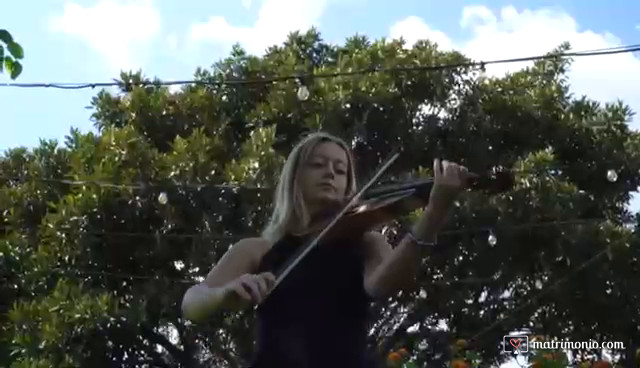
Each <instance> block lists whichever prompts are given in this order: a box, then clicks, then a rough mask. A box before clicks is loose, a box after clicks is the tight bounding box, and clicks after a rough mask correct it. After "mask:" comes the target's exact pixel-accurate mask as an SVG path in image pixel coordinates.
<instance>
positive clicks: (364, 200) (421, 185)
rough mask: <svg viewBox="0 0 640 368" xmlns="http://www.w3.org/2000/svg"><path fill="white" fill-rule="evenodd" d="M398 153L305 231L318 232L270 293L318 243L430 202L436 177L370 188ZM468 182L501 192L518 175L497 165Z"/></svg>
mask: <svg viewBox="0 0 640 368" xmlns="http://www.w3.org/2000/svg"><path fill="white" fill-rule="evenodd" d="M398 156H399V153H396V154H395V155H393V156H392V157H391V158H390V159H389V160H388V161H387V162H386V163H385V164H384V165H383V166H382V167H381V168H380V169H379V170H378V172H377V173H376V174H375V175H374V177H373V178H372V179H371V180H369V182H368V183H367V184H365V185H364V186H363V187H362V188H361V189H360V190H359V191H358V193H356V194H355V195H354V196H352V197H351V198H350V199H349V201H348V203H347V204H346V205H344V206H343V207H342V209H341V210H340V211H339V212H338V213H337V214H335V215H334V216H333V219H331V220H329V221H324V222H320V223H319V224H317V225H314V226H313V227H312V228H311V229H310V230H309V231H307V232H305V234H304V235H309V234H315V237H314V238H313V239H312V240H311V241H309V242H308V243H307V244H304V245H303V246H301V247H300V248H299V249H298V251H297V252H296V253H295V254H294V255H293V256H292V257H291V259H290V260H289V262H288V263H287V264H285V266H284V267H283V268H282V271H280V272H278V274H277V275H276V282H275V285H274V286H273V288H272V289H271V291H270V293H271V292H273V290H274V289H275V288H276V287H277V286H278V285H279V284H280V283H281V282H282V280H283V279H284V278H285V277H286V276H287V275H288V274H289V273H290V272H291V270H293V268H294V267H295V266H296V265H297V264H298V263H299V262H300V261H301V260H302V259H303V258H304V257H305V256H306V255H307V254H308V253H309V252H310V251H311V250H312V249H313V248H315V247H316V246H317V245H318V244H319V243H321V242H325V241H327V240H330V239H335V238H337V237H342V236H344V235H345V234H348V235H349V236H352V235H353V234H362V233H365V232H366V231H369V230H371V229H373V228H376V227H377V226H380V225H383V224H385V223H388V222H391V221H393V220H395V219H396V218H397V217H398V216H401V215H404V214H408V213H410V212H412V211H414V210H417V209H420V208H424V207H426V206H427V204H428V203H429V196H430V194H431V190H432V188H433V186H434V184H435V181H434V179H433V178H429V179H421V180H415V181H411V182H405V183H394V184H387V185H382V186H379V187H376V188H373V189H371V190H368V188H369V187H370V186H372V185H373V183H375V182H377V181H378V178H379V177H380V176H381V175H382V173H383V172H384V171H385V170H386V169H387V168H388V167H389V166H390V165H391V164H392V163H393V161H395V160H396V159H397V158H398ZM466 184H467V185H466V188H467V189H468V190H483V191H485V192H488V193H489V194H498V193H502V192H505V191H508V190H510V189H511V188H513V186H514V184H515V178H514V175H513V173H512V172H510V171H509V170H506V169H504V168H496V169H493V170H491V171H490V172H488V173H485V174H483V175H479V174H475V173H470V175H469V178H468V182H467V183H466ZM297 235H300V234H297ZM270 293H269V294H270Z"/></svg>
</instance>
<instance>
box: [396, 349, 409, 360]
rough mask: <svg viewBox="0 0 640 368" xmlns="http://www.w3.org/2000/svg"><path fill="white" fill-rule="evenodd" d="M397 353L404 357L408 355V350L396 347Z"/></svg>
mask: <svg viewBox="0 0 640 368" xmlns="http://www.w3.org/2000/svg"><path fill="white" fill-rule="evenodd" d="M397 353H398V354H400V355H401V356H402V357H403V358H406V357H408V356H409V352H408V351H407V349H405V348H400V349H398V351H397Z"/></svg>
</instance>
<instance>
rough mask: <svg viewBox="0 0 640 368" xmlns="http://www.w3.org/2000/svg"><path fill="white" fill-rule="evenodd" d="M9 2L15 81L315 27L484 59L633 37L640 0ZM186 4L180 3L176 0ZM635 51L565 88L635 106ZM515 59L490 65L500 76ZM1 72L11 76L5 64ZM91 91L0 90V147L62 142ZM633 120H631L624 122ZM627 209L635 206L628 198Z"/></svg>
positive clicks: (587, 62)
mask: <svg viewBox="0 0 640 368" xmlns="http://www.w3.org/2000/svg"><path fill="white" fill-rule="evenodd" d="M35 3H36V2H35V1H24V2H22V3H20V2H17V1H14V2H11V3H10V4H11V5H5V6H4V7H3V15H4V17H3V18H2V24H1V25H0V28H6V29H8V30H10V31H11V32H12V34H13V35H14V38H15V39H16V40H17V41H18V42H20V43H21V44H22V45H23V47H24V48H25V56H26V58H25V60H24V72H23V74H22V75H21V76H20V78H19V80H17V82H89V81H111V79H112V78H115V77H117V75H118V71H119V70H120V69H122V68H125V69H128V68H132V69H138V68H142V70H143V71H144V73H145V74H146V75H148V76H158V77H160V78H162V79H189V78H191V76H192V74H193V72H194V70H195V68H196V67H198V66H204V67H207V66H209V65H211V64H212V63H213V62H215V61H217V60H218V59H220V58H222V57H224V56H225V55H226V53H227V52H228V50H229V47H230V46H231V44H233V43H234V42H241V43H242V44H243V45H245V46H246V47H247V48H248V49H249V50H250V51H252V52H254V53H261V51H262V50H264V49H265V48H266V47H268V46H269V45H272V44H275V43H280V42H281V41H282V40H283V39H284V37H285V36H286V34H287V33H288V32H290V31H293V30H297V29H301V30H305V29H307V28H308V27H310V26H317V27H318V28H319V29H320V31H321V32H322V34H323V36H324V38H325V39H326V40H328V41H330V42H336V43H337V42H342V41H343V40H344V39H345V37H348V36H351V35H353V34H355V33H361V34H366V35H368V36H370V37H372V38H379V37H398V36H401V35H402V36H404V37H405V38H406V39H407V40H409V41H415V40H417V39H420V38H430V39H432V40H435V41H437V42H438V43H439V44H440V45H441V46H442V47H443V48H454V49H458V50H461V51H463V52H465V53H466V54H467V55H469V56H471V57H473V58H476V59H482V60H489V59H497V58H510V57H519V56H530V55H536V54H540V53H544V52H546V51H549V50H550V49H551V48H553V47H555V46H557V45H558V44H559V43H561V42H563V41H570V42H571V43H572V44H573V46H574V49H575V50H590V49H599V48H604V47H611V46H619V45H629V44H635V43H640V42H638V40H639V39H640V19H639V18H638V17H637V14H640V3H634V2H632V1H617V2H613V1H589V2H586V1H577V0H572V1H556V2H552V1H517V2H516V1H511V2H509V1H483V2H477V3H470V2H464V1H460V0H451V1H431V0H422V1H418V0H395V1H393V2H389V1H387V0H262V1H254V0H241V1H204V0H191V1H188V2H186V1H185V2H179V1H175V0H173V1H169V0H164V1H153V0H137V1H125V0H122V1H118V0H112V1H107V0H105V1H80V0H78V1H62V0H39V1H37V6H35ZM185 4H188V5H185ZM638 57H640V55H636V56H634V55H630V54H625V55H616V56H607V57H595V58H584V59H578V60H577V61H576V62H575V64H574V67H573V69H572V71H571V73H570V77H571V82H572V85H573V88H574V91H575V92H577V93H584V94H587V95H589V96H590V97H592V98H596V99H598V100H601V101H611V100H614V99H616V98H622V99H623V100H624V101H626V102H627V103H628V104H630V105H631V107H632V108H633V109H634V110H635V111H640V92H639V90H638V86H640V59H639V58H638ZM519 67H522V65H508V66H497V67H494V68H490V69H489V70H488V72H489V73H494V74H500V73H504V72H505V71H508V70H513V69H514V68H519ZM0 82H10V80H9V78H8V77H7V76H6V74H3V75H0ZM96 92H97V91H92V90H71V91H69V90H57V89H19V88H0V101H2V105H1V107H2V109H1V110H0V111H1V119H2V121H3V134H1V135H0V149H2V150H5V149H7V148H12V147H16V146H34V145H36V144H37V143H38V140H39V139H40V138H47V139H49V138H56V139H59V140H62V139H63V137H64V136H65V135H66V134H67V133H68V131H69V129H70V127H71V126H73V127H77V128H80V129H81V130H82V131H88V130H92V129H93V126H92V123H91V122H90V120H89V114H90V111H89V110H87V109H85V108H84V107H85V106H87V105H89V102H90V99H91V97H92V96H93V95H94V94H95V93H96ZM632 127H633V128H634V129H638V128H639V127H640V119H636V120H635V121H634V122H633V123H632ZM632 207H633V208H634V209H636V210H637V209H638V208H640V201H635V202H634V204H633V206H632Z"/></svg>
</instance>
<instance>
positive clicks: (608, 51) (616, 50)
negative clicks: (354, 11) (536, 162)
mask: <svg viewBox="0 0 640 368" xmlns="http://www.w3.org/2000/svg"><path fill="white" fill-rule="evenodd" d="M638 51H640V44H634V45H628V46H618V47H610V48H603V49H596V50H587V51H574V52H562V53H547V54H544V55H535V56H526V57H517V58H509V59H497V60H488V61H470V62H460V63H448V64H439V65H414V66H397V67H392V68H382V67H372V68H364V69H359V70H350V71H337V72H332V73H297V74H293V75H285V76H274V77H268V78H259V79H240V78H234V79H228V80H222V81H204V80H177V81H155V82H152V81H149V82H146V81H141V82H139V83H138V82H136V83H135V84H136V85H138V86H141V87H142V86H152V85H158V86H172V85H187V84H194V85H218V86H219V85H227V86H229V85H250V84H269V83H275V82H284V81H290V80H301V79H310V78H311V79H323V78H335V77H349V76H355V75H364V74H371V73H394V72H417V71H424V72H429V71H440V70H447V69H459V68H469V67H480V68H484V67H485V66H487V65H492V64H509V63H519V62H527V61H540V60H553V59H558V58H569V57H585V56H603V55H614V54H624V53H633V52H638ZM126 83H127V82H126V81H125V82H124V83H123V82H122V81H115V82H84V83H14V82H5V83H0V87H14V88H56V89H87V88H97V87H114V86H122V85H123V84H126Z"/></svg>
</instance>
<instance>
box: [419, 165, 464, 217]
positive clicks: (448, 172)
mask: <svg viewBox="0 0 640 368" xmlns="http://www.w3.org/2000/svg"><path fill="white" fill-rule="evenodd" d="M433 175H434V185H433V188H432V189H431V195H430V196H429V204H431V205H432V207H436V208H439V209H444V210H446V209H448V208H449V206H451V205H452V204H453V202H454V201H455V199H456V197H457V196H458V194H460V192H462V191H463V190H464V189H465V188H466V187H467V180H468V179H469V177H470V175H471V174H470V173H469V170H468V169H467V168H466V167H464V166H461V165H458V164H456V163H454V162H449V161H446V160H445V161H440V160H439V159H435V160H433Z"/></svg>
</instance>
